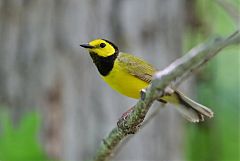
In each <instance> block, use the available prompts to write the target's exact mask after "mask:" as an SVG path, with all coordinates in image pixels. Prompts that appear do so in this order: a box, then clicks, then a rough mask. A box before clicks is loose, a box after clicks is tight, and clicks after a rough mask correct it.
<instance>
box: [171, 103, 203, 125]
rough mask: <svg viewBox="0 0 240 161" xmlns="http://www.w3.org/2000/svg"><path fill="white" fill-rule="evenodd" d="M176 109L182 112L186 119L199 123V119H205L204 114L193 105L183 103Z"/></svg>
mask: <svg viewBox="0 0 240 161" xmlns="http://www.w3.org/2000/svg"><path fill="white" fill-rule="evenodd" d="M176 109H177V110H178V111H179V112H180V113H181V114H182V116H183V117H184V118H185V119H187V120H188V121H190V122H194V123H197V122H199V121H204V116H203V115H202V114H201V113H200V112H198V111H196V110H195V109H193V108H191V107H188V106H185V105H182V104H181V105H180V106H178V107H176Z"/></svg>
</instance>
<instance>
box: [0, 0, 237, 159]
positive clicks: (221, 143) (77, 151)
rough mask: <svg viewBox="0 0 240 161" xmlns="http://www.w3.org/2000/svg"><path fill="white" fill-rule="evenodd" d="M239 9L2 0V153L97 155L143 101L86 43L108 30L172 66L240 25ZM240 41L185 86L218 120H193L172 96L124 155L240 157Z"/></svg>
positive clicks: (226, 0) (177, 2) (190, 2)
mask: <svg viewBox="0 0 240 161" xmlns="http://www.w3.org/2000/svg"><path fill="white" fill-rule="evenodd" d="M239 15H240V1H239V0H212V1H209V0H151V1H144V0H122V1H120V0H102V1H100V0H0V35H1V36H0V160H1V161H52V160H62V161H77V160H81V161H88V160H90V159H91V158H92V157H93V156H94V154H95V153H96V150H97V148H98V146H99V145H100V143H101V141H102V139H103V138H104V137H105V136H106V135H107V133H108V132H109V131H110V130H111V129H112V128H113V127H114V126H116V122H117V120H118V118H119V117H120V116H121V115H122V113H123V112H124V111H126V110H127V109H128V108H129V107H131V106H132V105H134V103H135V102H136V100H133V99H130V98H126V97H124V96H122V95H120V94H118V93H116V92H115V91H113V90H112V89H110V87H108V86H107V85H106V84H105V83H104V82H103V81H102V80H101V78H100V77H99V75H98V73H97V70H96V68H95V66H94V65H93V64H92V60H91V59H90V57H89V55H88V53H87V52H86V51H85V50H84V49H82V48H80V47H79V44H81V43H85V42H89V41H90V40H92V39H96V38H104V39H108V40H111V41H112V42H114V43H115V44H117V45H118V46H119V48H120V50H121V51H124V52H128V53H133V54H134V55H136V56H139V57H142V58H144V59H146V60H148V61H149V62H150V63H152V64H154V65H155V66H156V67H157V68H159V69H163V68H164V67H166V66H167V65H168V64H170V63H171V62H172V61H174V60H175V59H176V58H178V57H181V55H183V54H184V53H186V52H187V51H188V50H189V49H191V48H192V47H194V46H195V45H197V44H199V43H200V42H203V41H204V40H206V39H209V38H210V39H212V38H214V37H216V36H227V35H229V34H230V33H232V32H233V31H235V30H236V29H237V28H240V20H239ZM239 50H240V47H239V46H232V47H228V48H227V49H224V50H223V51H221V53H220V54H219V55H217V56H216V57H215V58H214V59H213V60H212V61H210V62H209V63H208V64H207V65H206V66H205V67H203V68H202V69H201V70H199V71H197V72H195V73H194V74H193V75H192V76H191V77H190V78H188V79H187V80H186V81H184V82H182V84H181V86H180V87H179V88H180V89H181V90H182V91H183V92H184V93H186V94H187V95H190V96H191V98H193V99H195V100H197V101H198V102H200V103H202V104H204V105H206V106H208V107H211V108H212V109H213V111H214V112H215V117H214V118H213V119H211V120H209V119H208V120H206V121H205V122H203V123H199V124H192V123H189V122H187V121H186V120H185V119H184V118H183V117H181V116H180V115H179V114H178V113H177V112H176V110H174V108H172V107H170V105H168V107H169V108H163V109H160V112H159V114H158V115H157V116H156V117H155V118H154V119H153V120H152V121H151V122H149V123H148V125H147V126H145V127H144V128H143V129H141V130H140V131H139V132H138V133H137V134H136V135H134V136H133V137H132V138H131V139H130V140H128V142H127V143H126V144H124V146H122V147H121V148H119V149H118V151H117V153H116V156H115V158H114V160H116V161H120V160H124V161H138V160H141V161H159V160H162V161H163V160H165V161H240V154H239V152H240V148H239V146H240V140H239V138H240V124H239V121H240V117H239V114H240V111H239V110H240V107H239V106H240V105H239V103H240V102H239V100H240V93H239V89H240V87H239V83H240V82H239V79H240V71H239V69H240V68H239V65H240V53H239ZM154 106H155V107H153V109H156V108H159V106H160V105H159V104H158V103H156V104H154Z"/></svg>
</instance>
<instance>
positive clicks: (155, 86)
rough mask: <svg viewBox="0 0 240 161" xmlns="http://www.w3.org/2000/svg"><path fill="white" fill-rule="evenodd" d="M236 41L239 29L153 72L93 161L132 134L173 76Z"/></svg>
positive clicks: (104, 158)
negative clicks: (139, 96) (133, 103)
mask: <svg viewBox="0 0 240 161" xmlns="http://www.w3.org/2000/svg"><path fill="white" fill-rule="evenodd" d="M239 43H240V31H239V30H237V31H236V32H234V33H233V34H231V35H230V36H228V37H227V38H217V39H215V40H212V41H208V42H206V43H203V44H200V45H199V46H197V47H195V48H193V49H192V50H190V51H189V52H188V53H187V54H185V55H184V56H183V57H181V58H179V59H177V60H176V61H174V62H173V63H172V64H170V65H169V66H168V67H167V68H165V69H164V70H162V71H159V72H157V73H156V74H155V76H154V79H153V81H152V83H151V84H150V85H149V87H148V88H147V90H146V92H145V93H144V95H143V97H142V98H141V99H140V100H139V101H138V102H137V104H136V105H135V106H134V107H133V110H132V112H131V113H130V114H129V115H128V117H127V118H126V119H124V120H120V121H119V122H118V126H117V127H115V128H114V129H113V130H112V131H111V132H110V133H109V134H108V136H107V137H106V138H105V139H104V140H103V143H102V144H101V145H100V147H99V149H98V152H97V154H96V156H95V159H94V160H95V161H107V160H109V159H110V157H112V156H113V153H114V150H115V149H116V148H117V146H118V145H119V144H120V142H121V141H122V140H123V139H125V138H126V137H127V136H128V135H129V134H135V133H136V132H137V131H138V129H139V127H140V126H141V123H142V122H143V120H144V118H145V116H146V114H147V112H148V110H149V108H150V107H151V105H152V103H153V102H154V100H156V99H157V98H160V97H161V96H162V94H163V92H164V89H165V88H166V87H167V86H168V85H169V84H170V83H171V82H172V81H174V80H176V79H177V78H181V77H183V76H185V77H186V76H188V75H190V74H191V73H192V72H191V71H193V70H195V69H197V68H199V67H201V66H203V65H204V64H206V63H207V62H208V61H209V60H210V59H211V58H213V57H214V56H215V55H216V54H217V53H219V51H221V50H222V49H223V48H225V47H227V46H229V45H233V44H239Z"/></svg>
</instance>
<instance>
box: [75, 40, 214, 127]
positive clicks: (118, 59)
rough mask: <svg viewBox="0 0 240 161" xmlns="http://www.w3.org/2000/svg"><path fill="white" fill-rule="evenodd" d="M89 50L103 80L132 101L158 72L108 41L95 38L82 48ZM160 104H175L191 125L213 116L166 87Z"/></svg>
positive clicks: (190, 100)
mask: <svg viewBox="0 0 240 161" xmlns="http://www.w3.org/2000/svg"><path fill="white" fill-rule="evenodd" d="M80 46H81V47H83V48H85V49H87V50H88V52H89V55H90V57H91V58H92V61H93V63H94V64H95V66H96V68H97V70H98V72H99V73H100V76H101V78H102V79H103V80H104V81H105V82H106V83H107V84H108V85H109V86H110V87H111V88H113V89H114V90H116V91H117V92H119V93H121V94H122V95H125V96H127V97H130V98H134V99H139V98H140V97H141V94H140V93H141V90H142V89H145V88H146V87H147V86H148V85H149V84H150V83H151V81H152V80H153V76H154V74H155V73H156V72H157V71H159V70H157V69H156V68H155V67H153V65H151V64H150V63H148V62H147V61H145V60H143V59H141V58H138V57H136V56H134V55H132V54H128V53H124V52H121V51H119V49H118V47H117V46H116V45H115V44H114V43H113V42H111V41H109V40H106V39H95V40H92V41H90V42H88V43H84V44H81V45H80ZM166 89H167V91H168V92H165V93H166V94H164V95H163V96H162V97H161V98H160V99H159V101H160V102H162V103H170V104H174V105H175V107H176V109H177V110H178V111H179V112H180V113H181V114H182V116H183V117H185V118H186V119H187V120H188V121H190V122H195V123H196V122H200V121H204V117H208V118H211V117H213V112H212V110H211V109H209V108H208V107H206V106H204V105H201V104H200V103H197V102H195V101H193V100H192V99H190V98H189V97H187V96H186V95H185V94H183V93H182V92H181V91H179V90H177V89H174V88H171V87H167V88H166Z"/></svg>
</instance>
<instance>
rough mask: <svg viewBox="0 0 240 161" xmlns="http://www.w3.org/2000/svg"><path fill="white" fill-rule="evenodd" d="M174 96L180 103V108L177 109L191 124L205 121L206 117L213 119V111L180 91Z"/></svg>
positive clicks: (175, 92)
mask: <svg viewBox="0 0 240 161" xmlns="http://www.w3.org/2000/svg"><path fill="white" fill-rule="evenodd" d="M174 95H175V97H177V99H178V101H179V103H180V106H177V107H176V108H177V109H178V111H179V112H180V113H181V114H182V115H183V116H184V117H185V118H186V119H187V120H189V121H191V122H199V121H204V116H206V117H208V118H211V117H213V112H212V110H211V109H209V108H207V107H206V106H203V105H201V104H199V103H197V102H195V101H193V100H192V99H190V98H188V97H187V96H185V95H184V94H183V93H181V92H180V91H177V90H175V91H174Z"/></svg>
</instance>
